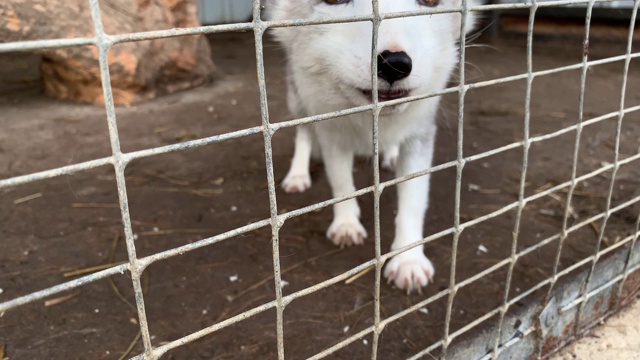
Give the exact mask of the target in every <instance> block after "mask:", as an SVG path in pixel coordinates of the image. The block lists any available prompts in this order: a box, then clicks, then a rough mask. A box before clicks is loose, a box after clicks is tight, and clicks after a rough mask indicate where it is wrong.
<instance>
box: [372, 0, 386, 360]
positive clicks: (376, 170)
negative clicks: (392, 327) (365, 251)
mask: <svg viewBox="0 0 640 360" xmlns="http://www.w3.org/2000/svg"><path fill="white" fill-rule="evenodd" d="M371 8H372V13H373V19H372V21H371V23H372V33H371V97H372V101H373V123H372V129H371V132H372V137H373V154H372V155H373V186H374V188H373V234H374V246H375V257H376V262H375V264H376V267H375V271H376V274H375V284H374V287H375V288H374V293H373V300H374V304H373V325H374V329H373V340H372V341H371V359H372V360H376V359H377V358H378V345H379V342H380V333H381V332H382V330H383V329H384V327H383V326H380V284H381V283H382V266H383V265H384V264H383V261H382V260H381V256H382V246H381V244H380V243H381V235H380V194H381V193H382V188H381V187H380V143H379V136H378V135H379V134H378V130H379V120H380V105H379V102H380V99H378V37H379V31H380V23H381V21H382V20H381V18H380V7H379V4H378V0H371Z"/></svg>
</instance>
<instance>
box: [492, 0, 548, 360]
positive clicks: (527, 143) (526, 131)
mask: <svg viewBox="0 0 640 360" xmlns="http://www.w3.org/2000/svg"><path fill="white" fill-rule="evenodd" d="M537 10H538V4H537V3H536V0H533V2H532V4H531V9H530V10H529V21H528V23H527V89H526V94H525V105H524V124H523V138H524V144H523V145H522V148H523V149H522V153H523V154H522V169H521V175H520V187H519V191H518V208H517V210H516V220H515V224H514V227H513V234H512V242H511V254H510V256H509V260H510V262H509V269H508V270H507V277H506V281H505V287H504V295H503V299H502V306H501V307H500V315H499V318H498V326H497V328H496V333H495V340H494V343H493V352H492V358H493V359H497V358H498V355H499V354H500V352H499V348H500V342H501V341H502V327H503V325H504V319H505V315H506V314H507V311H508V310H509V293H510V291H511V281H512V279H513V270H514V268H515V266H516V264H517V261H518V256H517V252H518V237H519V235H520V223H521V220H522V213H523V211H524V208H525V206H526V205H527V202H526V201H525V189H526V186H527V185H526V184H527V170H528V168H529V149H530V148H531V138H530V135H531V134H530V128H531V124H530V122H531V92H532V87H533V80H534V76H533V27H534V24H535V19H536V11H537Z"/></svg>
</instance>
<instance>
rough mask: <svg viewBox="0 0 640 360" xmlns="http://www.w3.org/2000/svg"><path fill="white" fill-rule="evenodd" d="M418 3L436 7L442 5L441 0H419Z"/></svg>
mask: <svg viewBox="0 0 640 360" xmlns="http://www.w3.org/2000/svg"><path fill="white" fill-rule="evenodd" d="M418 4H420V5H423V6H428V7H435V6H438V5H440V0H418Z"/></svg>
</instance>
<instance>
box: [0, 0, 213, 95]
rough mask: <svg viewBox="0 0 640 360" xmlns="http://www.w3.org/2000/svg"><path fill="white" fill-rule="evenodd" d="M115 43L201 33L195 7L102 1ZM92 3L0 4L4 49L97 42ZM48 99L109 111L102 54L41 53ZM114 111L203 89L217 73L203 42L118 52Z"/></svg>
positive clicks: (168, 1)
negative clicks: (178, 30)
mask: <svg viewBox="0 0 640 360" xmlns="http://www.w3.org/2000/svg"><path fill="white" fill-rule="evenodd" d="M100 11H101V17H102V23H103V25H104V30H105V32H106V33H107V34H109V35H116V34H125V33H133V32H141V31H151V30H163V29H171V28H175V27H192V26H199V22H198V17H197V1H195V0H156V1H151V0H103V1H100ZM93 36H94V31H93V21H92V19H91V11H90V8H89V2H88V1H86V0H82V1H65V0H11V1H8V2H5V1H3V2H0V39H2V42H11V41H19V40H43V39H58V38H74V37H93ZM37 53H38V54H40V55H42V64H41V75H42V81H43V84H44V91H45V93H46V94H47V95H49V96H52V97H55V98H58V99H67V100H76V101H82V102H91V103H103V102H104V99H103V95H102V86H101V79H100V70H99V64H98V49H97V48H96V47H94V46H81V47H68V48H54V49H45V50H38V51H37ZM108 62H109V69H110V75H111V84H112V88H113V97H114V101H115V103H116V104H120V105H130V104H134V103H138V102H140V101H143V100H147V99H152V98H155V97H156V96H159V95H162V94H168V93H173V92H176V91H180V90H184V89H188V88H191V87H194V86H198V85H201V84H203V83H205V82H207V81H209V80H210V78H211V75H212V74H213V72H214V69H215V68H214V65H213V62H212V61H211V56H210V49H209V44H208V43H207V41H206V38H205V37H204V36H203V35H196V36H186V37H185V36H181V37H175V38H168V39H154V40H148V41H140V42H134V43H121V44H116V45H114V46H113V47H112V48H111V49H110V51H109V54H108Z"/></svg>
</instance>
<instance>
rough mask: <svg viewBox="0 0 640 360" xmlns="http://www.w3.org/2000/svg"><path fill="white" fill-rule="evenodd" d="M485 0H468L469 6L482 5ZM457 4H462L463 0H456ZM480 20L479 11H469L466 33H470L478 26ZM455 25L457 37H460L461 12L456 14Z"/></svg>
mask: <svg viewBox="0 0 640 360" xmlns="http://www.w3.org/2000/svg"><path fill="white" fill-rule="evenodd" d="M483 2H484V0H467V8H470V7H473V6H478V5H482V3H483ZM456 6H462V0H457V1H456ZM477 21H478V12H476V11H469V12H467V19H466V22H465V28H464V33H465V34H469V33H470V32H472V31H473V30H474V29H475V28H476V23H477ZM455 26H456V32H455V35H456V39H458V38H460V14H456V15H455Z"/></svg>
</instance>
